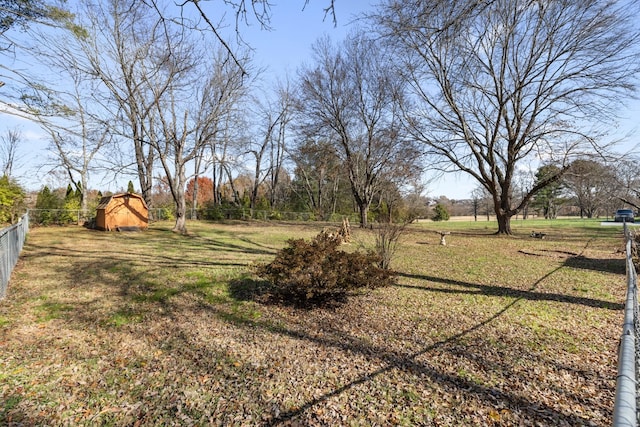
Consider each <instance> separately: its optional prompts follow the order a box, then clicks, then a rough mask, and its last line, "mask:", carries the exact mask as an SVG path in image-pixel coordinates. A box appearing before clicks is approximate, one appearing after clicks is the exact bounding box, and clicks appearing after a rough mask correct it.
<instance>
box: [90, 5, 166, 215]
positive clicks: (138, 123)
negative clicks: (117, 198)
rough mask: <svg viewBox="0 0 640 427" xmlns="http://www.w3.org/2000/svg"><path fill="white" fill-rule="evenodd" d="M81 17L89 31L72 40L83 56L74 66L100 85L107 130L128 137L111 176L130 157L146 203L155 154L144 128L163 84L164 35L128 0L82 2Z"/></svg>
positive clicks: (150, 14)
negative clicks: (102, 92) (106, 114)
mask: <svg viewBox="0 0 640 427" xmlns="http://www.w3.org/2000/svg"><path fill="white" fill-rule="evenodd" d="M82 16H83V18H84V19H85V20H86V21H81V24H82V26H83V27H84V28H87V29H90V31H89V33H88V34H87V36H85V37H80V38H79V39H78V42H79V43H80V46H81V49H80V50H81V52H82V55H83V57H84V61H82V62H80V63H79V64H78V67H80V68H81V70H82V71H83V72H84V73H85V74H86V75H90V76H94V77H95V78H97V79H99V80H100V82H101V83H102V85H103V87H104V88H106V91H107V92H108V95H106V96H105V98H104V100H103V102H104V107H105V109H106V110H108V112H109V113H108V115H109V117H111V118H112V119H111V120H110V123H111V125H112V126H111V130H112V132H114V133H116V134H119V135H120V136H121V137H122V139H123V140H125V141H129V144H128V145H127V146H124V147H121V149H123V150H125V151H127V155H125V156H124V158H125V159H127V164H115V165H113V167H114V169H113V171H114V175H118V174H120V173H122V172H123V171H125V172H126V171H127V170H128V168H129V166H130V164H129V163H128V160H129V159H130V158H131V157H133V159H134V162H133V166H134V170H135V173H136V174H137V177H138V181H139V184H140V191H141V193H142V197H143V198H144V200H145V202H146V203H147V204H148V205H149V206H151V205H152V197H151V193H152V187H153V174H154V167H155V165H156V160H157V158H156V157H157V153H156V151H155V150H154V149H153V147H152V146H151V145H150V144H149V135H150V131H149V129H148V126H149V123H150V114H151V113H152V111H153V105H154V102H155V100H156V96H157V93H158V92H162V91H165V90H167V88H168V86H169V81H168V80H164V81H160V80H159V77H161V76H165V77H166V74H163V73H162V71H163V68H164V67H165V64H164V62H163V58H166V57H169V56H170V55H171V51H165V50H164V47H163V46H164V43H165V41H166V40H167V38H168V37H170V34H169V33H168V32H167V30H168V29H167V27H165V26H164V25H163V23H162V21H161V20H159V19H158V17H157V15H156V14H155V13H154V12H153V11H152V10H150V9H149V8H148V7H147V6H146V5H144V4H142V3H140V2H135V1H133V0H109V1H107V2H91V1H86V2H85V3H84V5H83V9H82ZM162 52H164V54H163V53H162ZM163 55H164V56H163ZM150 76H154V77H155V79H154V84H155V85H156V87H155V88H154V91H152V90H151V89H150V88H149V85H148V81H149V79H150ZM129 153H131V154H132V156H131V157H129V156H128V154H129Z"/></svg>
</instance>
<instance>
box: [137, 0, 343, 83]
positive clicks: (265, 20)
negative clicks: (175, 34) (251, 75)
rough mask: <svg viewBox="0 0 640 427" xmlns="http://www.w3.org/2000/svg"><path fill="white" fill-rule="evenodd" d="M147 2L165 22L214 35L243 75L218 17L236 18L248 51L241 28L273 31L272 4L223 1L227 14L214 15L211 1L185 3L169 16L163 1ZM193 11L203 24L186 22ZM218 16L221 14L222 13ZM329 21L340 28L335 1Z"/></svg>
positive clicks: (331, 2)
mask: <svg viewBox="0 0 640 427" xmlns="http://www.w3.org/2000/svg"><path fill="white" fill-rule="evenodd" d="M143 2H144V3H145V4H147V5H149V6H150V7H152V8H153V9H155V10H156V11H157V12H158V15H159V16H160V17H161V18H162V19H163V20H165V19H166V20H172V21H174V22H180V23H181V24H182V25H184V26H185V28H188V29H191V30H195V31H203V30H208V31H211V32H212V33H213V34H214V36H215V37H216V38H217V39H218V41H219V42H220V44H221V45H222V46H223V47H224V49H225V50H226V51H227V53H228V54H229V57H230V58H231V59H232V60H233V61H234V62H235V64H236V65H237V66H238V67H239V68H240V70H241V71H242V73H243V74H247V73H248V70H247V69H245V64H244V63H243V61H242V58H239V57H237V56H236V52H235V51H234V49H233V47H232V43H231V42H230V41H229V39H228V38H227V37H226V36H225V35H224V33H223V31H222V29H223V28H224V27H225V25H226V23H225V22H224V19H217V18H216V17H215V16H219V15H222V16H225V15H226V12H227V11H230V12H231V15H232V16H233V17H234V28H235V35H236V37H235V40H236V42H237V43H238V44H240V45H243V46H247V47H248V45H247V44H246V43H245V41H244V39H243V37H242V31H241V30H240V27H241V24H243V23H244V24H245V25H248V24H249V22H250V21H253V20H255V21H256V22H257V23H258V25H260V27H261V28H262V29H263V30H270V29H271V17H272V10H271V7H272V3H271V2H270V1H269V0H251V1H250V2H249V1H247V0H222V2H221V4H218V3H216V8H220V6H222V7H221V8H222V9H223V13H221V14H220V13H215V14H212V13H211V10H208V8H207V6H206V4H207V3H209V4H211V2H209V1H207V0H205V1H200V0H185V1H183V2H179V3H177V4H178V7H179V8H180V13H178V14H175V13H174V14H170V13H168V12H167V11H166V10H165V9H164V7H163V3H162V2H161V1H160V0H143ZM309 2H310V0H304V3H303V5H302V9H303V10H304V9H305V8H306V7H307V5H308V4H309ZM192 10H195V12H196V14H197V15H198V16H199V17H200V18H201V19H200V20H195V21H194V20H186V19H184V16H185V14H184V12H185V11H186V12H190V11H192ZM216 12H219V10H217V11H216ZM327 17H331V19H332V21H333V24H334V25H337V23H338V21H337V18H336V8H335V0H327V5H326V7H325V8H324V18H325V19H326V18H327Z"/></svg>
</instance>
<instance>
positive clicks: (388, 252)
mask: <svg viewBox="0 0 640 427" xmlns="http://www.w3.org/2000/svg"><path fill="white" fill-rule="evenodd" d="M407 224H408V223H407V222H405V223H402V224H394V223H391V222H383V223H381V224H379V225H378V227H377V232H376V253H377V254H378V258H379V259H380V261H379V263H378V265H379V266H380V268H382V269H385V270H388V269H389V268H391V259H392V258H393V256H394V255H395V253H396V251H397V250H398V244H399V241H400V237H401V236H402V234H403V233H404V232H405V231H406V228H407Z"/></svg>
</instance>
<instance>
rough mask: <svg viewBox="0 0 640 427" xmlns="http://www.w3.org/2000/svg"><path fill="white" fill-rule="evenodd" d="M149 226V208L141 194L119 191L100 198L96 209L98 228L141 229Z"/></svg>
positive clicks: (106, 229)
mask: <svg viewBox="0 0 640 427" xmlns="http://www.w3.org/2000/svg"><path fill="white" fill-rule="evenodd" d="M148 226H149V209H148V208H147V204H146V203H145V202H144V199H143V198H142V196H140V195H138V194H134V193H120V194H114V195H112V196H106V197H103V198H102V199H100V203H99V204H98V208H97V211H96V228H97V229H98V230H105V231H113V230H141V229H145V228H147V227H148Z"/></svg>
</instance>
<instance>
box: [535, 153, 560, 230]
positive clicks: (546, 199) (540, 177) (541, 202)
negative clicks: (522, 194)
mask: <svg viewBox="0 0 640 427" xmlns="http://www.w3.org/2000/svg"><path fill="white" fill-rule="evenodd" d="M559 176H560V167H558V166H556V165H553V164H549V165H543V166H540V168H539V169H538V171H537V172H536V179H535V182H534V184H533V185H534V186H535V185H540V183H541V182H546V185H545V186H544V187H542V188H541V189H540V190H539V191H538V192H537V193H536V194H535V196H534V203H533V204H534V207H537V208H539V209H542V214H543V216H544V218H545V219H555V218H556V216H557V215H558V206H559V205H560V197H561V196H562V190H563V185H562V182H561V180H560V178H559ZM550 177H555V178H556V179H554V180H552V181H550V180H549V179H550Z"/></svg>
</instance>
